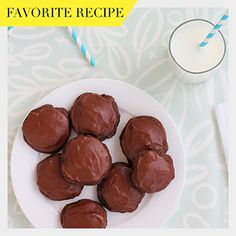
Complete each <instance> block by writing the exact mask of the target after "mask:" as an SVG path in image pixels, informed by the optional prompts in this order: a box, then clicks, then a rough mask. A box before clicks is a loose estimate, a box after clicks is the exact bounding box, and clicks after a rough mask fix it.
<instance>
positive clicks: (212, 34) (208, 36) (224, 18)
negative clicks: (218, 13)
mask: <svg viewBox="0 0 236 236" xmlns="http://www.w3.org/2000/svg"><path fill="white" fill-rule="evenodd" d="M228 18H229V15H228V10H227V11H226V13H225V14H224V15H223V16H222V17H221V19H220V21H219V22H218V23H217V24H216V25H215V26H214V27H213V29H212V30H211V32H210V33H209V34H208V35H207V36H206V38H205V39H204V40H203V41H202V42H201V43H200V44H199V46H200V47H205V46H206V45H207V44H208V42H209V41H210V39H211V38H213V37H214V35H215V34H216V32H217V31H218V30H219V29H221V28H222V26H223V24H224V23H225V21H226V20H227V19H228Z"/></svg>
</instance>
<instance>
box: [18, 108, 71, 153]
mask: <svg viewBox="0 0 236 236" xmlns="http://www.w3.org/2000/svg"><path fill="white" fill-rule="evenodd" d="M22 131H23V137H24V140H25V142H26V143H27V144H28V145H29V146H30V147H31V148H33V149H34V150H36V151H39V152H43V153H54V152H57V151H59V150H60V149H61V148H62V146H63V145H64V144H65V143H66V141H67V139H68V138H69V132H70V123H69V117H68V114H67V111H66V110H65V109H64V108H54V107H53V106H52V105H49V104H46V105H43V106H41V107H38V108H37V109H34V110H32V111H31V112H30V113H29V114H28V116H27V117H26V119H25V121H24V123H23V127H22Z"/></svg>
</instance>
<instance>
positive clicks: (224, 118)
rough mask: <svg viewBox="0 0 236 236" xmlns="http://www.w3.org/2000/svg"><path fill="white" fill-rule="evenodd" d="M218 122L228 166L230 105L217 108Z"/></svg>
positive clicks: (220, 105)
mask: <svg viewBox="0 0 236 236" xmlns="http://www.w3.org/2000/svg"><path fill="white" fill-rule="evenodd" d="M215 113H216V120H217V124H218V127H219V131H220V137H221V141H222V145H223V149H224V154H225V160H226V164H227V165H228V155H229V153H228V150H229V104H228V103H227V102H224V103H220V104H218V105H216V107H215Z"/></svg>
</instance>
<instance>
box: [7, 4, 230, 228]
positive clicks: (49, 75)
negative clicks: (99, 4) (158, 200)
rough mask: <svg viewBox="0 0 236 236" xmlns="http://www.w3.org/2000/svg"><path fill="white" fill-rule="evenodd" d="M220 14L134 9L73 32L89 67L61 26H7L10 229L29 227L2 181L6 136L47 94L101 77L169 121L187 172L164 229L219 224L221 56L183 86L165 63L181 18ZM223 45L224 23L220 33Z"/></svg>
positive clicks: (223, 200)
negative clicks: (155, 105)
mask: <svg viewBox="0 0 236 236" xmlns="http://www.w3.org/2000/svg"><path fill="white" fill-rule="evenodd" d="M223 13H224V9H215V8H211V9H207V8H204V9H200V8H198V9H192V8H188V9H183V8H170V9H167V8H161V9H158V8H157V9H148V8H143V9H134V10H133V11H132V12H131V14H130V15H129V17H128V18H127V19H126V20H125V22H124V24H123V26H122V27H107V28H106V27H97V28H96V27H75V30H76V31H77V33H78V34H79V36H80V38H81V39H82V41H83V42H85V43H86V45H87V47H88V50H89V51H90V52H91V53H92V54H93V55H94V57H95V58H96V61H97V66H96V67H95V68H92V67H91V66H89V65H88V63H87V61H85V60H84V59H83V58H82V56H81V53H80V51H79V50H78V48H77V47H76V46H75V45H74V44H73V42H72V41H71V39H70V37H69V35H68V34H67V32H66V30H65V28H63V27H15V28H14V29H13V30H12V32H11V34H10V35H9V50H8V51H9V62H8V65H9V70H8V71H9V76H8V83H9V98H8V101H9V107H8V108H9V110H8V112H9V119H8V122H9V128H8V131H9V190H8V199H9V202H8V205H9V206H8V207H9V217H8V223H9V227H11V228H24V227H32V226H31V224H30V223H29V221H28V220H27V219H26V217H25V216H24V214H23V212H22V210H21V209H20V207H19V206H18V204H17V201H16V198H15V196H14V191H13V188H12V184H11V177H10V153H11V147H12V144H13V140H14V136H15V134H16V131H17V129H18V127H19V126H20V124H21V122H22V121H23V119H24V117H25V116H26V114H27V112H29V110H30V108H31V107H32V106H33V104H34V103H36V102H37V101H38V100H39V99H40V98H42V97H43V96H44V95H46V94H47V93H48V92H50V91H51V90H53V89H55V88H57V87H59V86H61V85H63V84H66V83H69V82H71V81H74V80H80V79H86V78H90V77H106V78H112V79H117V80H122V81H125V82H127V83H130V84H133V85H135V86H137V87H139V88H141V89H143V90H144V91H146V92H147V93H149V94H150V95H151V96H153V97H154V98H155V99H156V100H158V101H159V102H160V103H161V104H162V105H163V106H164V108H165V109H166V110H167V111H168V113H169V114H170V116H171V117H172V118H173V120H174V122H175V123H176V125H177V127H178V129H179V131H180V133H181V136H182V139H183V143H184V148H185V153H186V162H187V170H186V171H187V172H186V182H185V186H184V191H183V193H182V196H181V199H180V202H179V204H178V206H177V208H176V210H175V211H174V212H173V214H172V216H171V217H170V218H169V219H168V221H167V222H166V224H165V225H164V226H163V227H164V228H182V227H193V228H202V227H204V228H205V227H227V226H228V180H227V168H226V165H225V159H224V156H223V155H224V154H223V149H222V144H221V140H220V136H219V130H218V127H217V123H216V119H215V114H214V109H213V108H214V106H215V105H216V104H218V103H220V102H225V101H227V100H228V95H227V94H228V68H227V56H226V58H225V59H224V61H223V62H222V64H221V65H220V67H219V70H218V71H217V73H216V74H214V75H213V76H212V77H213V78H211V79H210V80H209V81H207V82H206V83H202V84H199V85H196V86H189V85H186V84H183V83H182V82H180V81H179V80H178V79H176V76H175V75H174V74H173V73H172V71H171V69H170V67H169V66H168V62H169V58H168V51H167V46H168V38H169V36H170V34H171V32H172V30H173V29H174V28H175V27H176V26H177V25H178V24H180V23H182V22H183V21H185V20H188V19H192V18H204V19H208V20H210V21H212V22H214V23H216V22H217V19H219V18H220V17H221V15H222V14H223ZM222 32H223V34H224V36H225V38H226V41H227V32H228V27H227V24H226V25H225V26H224V28H223V30H222Z"/></svg>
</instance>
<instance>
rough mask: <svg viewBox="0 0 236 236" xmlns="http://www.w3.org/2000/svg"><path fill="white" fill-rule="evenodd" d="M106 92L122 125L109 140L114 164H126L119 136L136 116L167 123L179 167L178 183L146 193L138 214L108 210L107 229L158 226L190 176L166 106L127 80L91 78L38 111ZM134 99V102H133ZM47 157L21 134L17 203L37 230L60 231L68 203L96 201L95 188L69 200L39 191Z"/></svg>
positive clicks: (14, 164)
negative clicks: (41, 167) (41, 165)
mask: <svg viewBox="0 0 236 236" xmlns="http://www.w3.org/2000/svg"><path fill="white" fill-rule="evenodd" d="M87 91H91V92H96V93H106V94H110V95H112V96H113V97H114V98H115V100H116V102H117V104H118V107H119V110H120V113H121V121H120V124H119V126H118V130H117V133H116V135H115V136H114V137H112V138H111V139H109V140H106V141H105V142H104V143H106V144H107V146H108V148H109V150H110V152H111V155H112V159H113V162H116V161H125V160H126V159H125V157H124V155H123V153H122V151H121V148H120V144H119V135H120V132H121V130H122V129H123V127H124V125H125V124H126V122H127V121H128V119H129V118H131V117H132V116H137V115H144V114H145V115H152V116H154V117H156V118H158V119H159V120H160V121H161V122H162V123H163V125H164V127H165V129H166V133H167V140H168V144H169V151H168V153H169V154H170V155H171V156H172V158H173V161H174V167H175V175H176V177H175V179H174V180H173V181H172V182H171V183H170V185H169V186H168V187H167V188H166V189H165V190H163V191H161V192H159V193H156V194H152V195H148V194H146V195H145V198H144V199H143V201H142V203H141V204H140V205H139V208H138V210H136V211H135V212H133V213H125V214H121V213H111V212H109V211H107V212H108V227H111V228H122V227H130V228H131V227H159V226H161V225H162V224H163V223H164V222H165V221H166V220H167V218H168V216H169V215H170V214H171V212H172V211H173V210H174V209H175V207H176V204H177V203H178V201H179V197H180V194H181V192H182V189H183V185H184V178H185V158H184V152H183V146H182V142H181V139H180V136H179V134H178V131H177V129H176V127H175V125H174V123H173V122H172V120H171V118H170V117H169V115H168V114H167V112H166V111H165V110H164V108H163V107H162V106H161V105H160V104H159V103H158V102H157V101H156V100H155V99H154V98H152V97H151V96H150V95H148V94H146V93H145V92H143V91H142V90H140V89H138V88H136V87H134V86H132V85H129V84H127V83H124V82H119V81H115V80H109V79H87V80H82V81H77V82H73V83H70V84H68V85H65V86H62V87H60V88H58V89H56V90H54V91H52V92H51V93H49V94H48V95H47V96H46V97H44V98H43V99H42V100H41V101H40V102H39V103H37V104H36V105H35V106H34V107H38V106H40V105H42V104H46V103H51V104H53V105H54V106H63V107H65V108H67V109H69V108H70V107H71V105H72V104H73V102H74V100H75V99H76V97H77V96H79V95H80V94H81V93H83V92H87ZM134 98H135V99H134ZM41 158H42V155H41V154H39V153H38V152H36V151H34V150H32V149H31V148H30V147H29V146H28V145H27V144H26V143H25V142H24V141H23V137H22V131H21V128H20V129H19V130H18V132H17V135H16V138H15V141H14V145H13V150H12V157H11V176H12V183H13V188H14V190H15V194H16V197H17V200H18V202H19V204H20V206H21V208H22V210H23V211H24V213H25V215H26V216H27V218H28V219H29V220H30V222H31V223H32V224H33V225H34V226H35V227H37V228H38V227H47V228H51V227H60V222H59V212H60V210H61V209H62V208H63V206H64V205H65V204H66V203H68V202H74V201H76V200H78V199H82V198H85V197H87V198H91V199H95V200H96V199H97V196H96V191H95V186H92V187H88V186H86V187H85V188H84V189H83V191H82V194H81V195H80V196H78V197H77V198H75V199H72V200H67V201H58V202H57V201H52V200H49V199H47V198H46V197H44V196H43V195H42V194H41V193H40V192H39V190H38V187H37V185H36V180H35V168H36V165H37V163H38V161H39V160H40V159H41Z"/></svg>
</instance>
